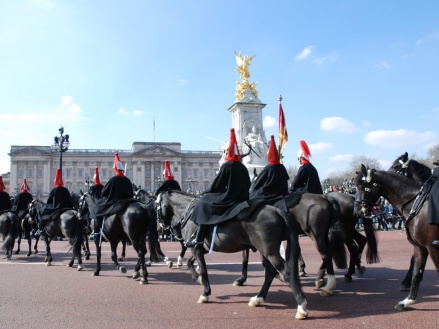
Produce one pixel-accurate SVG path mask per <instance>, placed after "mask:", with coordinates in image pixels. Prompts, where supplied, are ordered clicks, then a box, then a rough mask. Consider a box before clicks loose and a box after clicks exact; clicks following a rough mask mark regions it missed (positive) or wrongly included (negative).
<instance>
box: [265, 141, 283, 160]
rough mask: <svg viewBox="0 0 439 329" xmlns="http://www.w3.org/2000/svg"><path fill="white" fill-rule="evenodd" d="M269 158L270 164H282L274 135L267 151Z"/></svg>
mask: <svg viewBox="0 0 439 329" xmlns="http://www.w3.org/2000/svg"><path fill="white" fill-rule="evenodd" d="M267 160H268V163H269V164H280V157H279V152H278V151H277V147H276V142H275V141H274V135H271V137H270V147H269V148H268V152H267Z"/></svg>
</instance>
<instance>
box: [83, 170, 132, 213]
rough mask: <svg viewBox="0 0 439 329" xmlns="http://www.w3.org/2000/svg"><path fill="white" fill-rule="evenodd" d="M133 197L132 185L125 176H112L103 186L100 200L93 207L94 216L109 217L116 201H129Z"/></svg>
mask: <svg viewBox="0 0 439 329" xmlns="http://www.w3.org/2000/svg"><path fill="white" fill-rule="evenodd" d="M133 196H134V191H133V184H132V183H131V181H130V180H129V178H127V177H125V176H113V177H111V178H110V180H109V181H108V182H107V184H105V186H104V188H103V189H102V192H101V198H100V199H99V200H98V201H97V202H96V203H95V204H94V205H93V207H92V208H93V210H92V212H94V214H96V216H110V215H112V214H114V213H115V212H116V211H115V210H114V208H115V206H116V204H117V202H118V201H123V200H130V199H132V198H133Z"/></svg>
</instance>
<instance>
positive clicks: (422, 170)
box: [389, 152, 431, 291]
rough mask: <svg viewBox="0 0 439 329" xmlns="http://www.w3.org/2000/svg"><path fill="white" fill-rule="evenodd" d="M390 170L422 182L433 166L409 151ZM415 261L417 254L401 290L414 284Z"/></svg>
mask: <svg viewBox="0 0 439 329" xmlns="http://www.w3.org/2000/svg"><path fill="white" fill-rule="evenodd" d="M389 171H392V172H396V173H398V174H401V175H403V176H405V177H407V178H411V179H413V180H415V181H417V182H420V183H422V184H423V183H425V182H426V181H427V180H428V179H429V178H430V177H431V168H429V167H428V166H426V165H424V164H422V163H420V162H418V161H416V160H414V159H410V158H409V155H408V153H407V152H405V153H404V154H402V155H401V156H399V157H398V158H396V159H395V161H393V163H392V165H391V166H390V168H389ZM414 261H415V256H414V255H413V256H412V257H411V259H410V267H409V270H408V271H407V274H406V276H405V278H404V280H402V282H401V286H400V288H399V290H401V291H408V290H409V289H410V287H411V285H412V276H413V266H414Z"/></svg>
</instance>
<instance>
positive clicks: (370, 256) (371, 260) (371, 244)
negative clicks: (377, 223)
mask: <svg viewBox="0 0 439 329" xmlns="http://www.w3.org/2000/svg"><path fill="white" fill-rule="evenodd" d="M363 227H364V232H365V233H366V238H367V250H366V262H367V264H375V263H379V262H380V261H381V258H380V256H379V254H378V237H377V235H376V232H375V229H374V228H373V221H372V217H367V218H366V216H364V217H363Z"/></svg>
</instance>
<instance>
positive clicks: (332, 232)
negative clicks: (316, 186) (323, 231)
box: [328, 200, 348, 268]
mask: <svg viewBox="0 0 439 329" xmlns="http://www.w3.org/2000/svg"><path fill="white" fill-rule="evenodd" d="M328 202H329V203H331V204H332V216H331V224H330V226H329V232H328V234H329V247H330V248H331V251H332V259H333V261H334V263H335V266H336V267H337V268H346V267H347V266H348V265H347V260H346V257H347V255H346V248H345V246H344V228H343V222H342V220H341V215H340V205H339V203H338V202H337V201H335V200H328Z"/></svg>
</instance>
